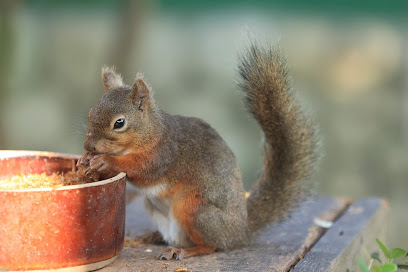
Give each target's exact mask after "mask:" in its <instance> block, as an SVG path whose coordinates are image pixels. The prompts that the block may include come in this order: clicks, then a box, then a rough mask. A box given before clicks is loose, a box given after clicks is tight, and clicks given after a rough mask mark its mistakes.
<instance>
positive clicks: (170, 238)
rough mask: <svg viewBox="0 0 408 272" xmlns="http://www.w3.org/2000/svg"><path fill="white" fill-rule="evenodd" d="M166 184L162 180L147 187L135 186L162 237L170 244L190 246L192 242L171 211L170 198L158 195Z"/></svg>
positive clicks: (164, 188)
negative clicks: (143, 198) (143, 197)
mask: <svg viewBox="0 0 408 272" xmlns="http://www.w3.org/2000/svg"><path fill="white" fill-rule="evenodd" d="M166 185H167V183H166V182H164V183H159V184H157V185H153V186H148V187H146V186H143V187H142V186H135V187H136V189H137V190H138V192H139V193H140V194H142V195H144V196H145V201H144V203H145V208H146V210H147V212H148V213H149V214H150V218H151V220H152V222H153V224H154V225H155V226H156V227H157V229H158V231H159V232H160V233H161V235H162V236H163V239H164V240H165V241H166V242H167V243H168V244H169V245H171V246H175V247H191V246H193V243H192V242H191V241H190V239H189V238H188V237H187V235H186V233H185V231H184V229H183V228H182V227H181V226H180V224H179V222H178V221H177V219H176V218H175V217H174V215H173V214H172V212H171V201H170V199H169V198H161V197H158V196H159V195H160V194H161V193H163V192H164V191H165V190H166V187H167V186H166Z"/></svg>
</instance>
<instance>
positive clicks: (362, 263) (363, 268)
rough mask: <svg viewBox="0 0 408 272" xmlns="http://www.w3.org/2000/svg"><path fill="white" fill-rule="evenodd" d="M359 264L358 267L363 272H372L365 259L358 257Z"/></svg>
mask: <svg viewBox="0 0 408 272" xmlns="http://www.w3.org/2000/svg"><path fill="white" fill-rule="evenodd" d="M357 263H358V266H359V267H360V270H361V272H370V271H369V270H368V266H367V264H366V263H365V261H364V260H363V258H361V257H357Z"/></svg>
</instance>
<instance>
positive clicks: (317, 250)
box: [293, 198, 388, 272]
mask: <svg viewBox="0 0 408 272" xmlns="http://www.w3.org/2000/svg"><path fill="white" fill-rule="evenodd" d="M387 216H388V204H387V203H386V202H385V201H384V200H382V199H379V198H368V199H362V200H359V201H357V202H355V203H354V204H353V205H351V206H350V207H349V208H348V209H347V211H346V212H345V213H344V215H343V216H342V217H341V218H340V219H339V220H338V221H337V222H336V224H334V226H333V227H332V228H331V229H330V230H329V231H328V232H327V233H326V234H325V235H324V236H323V237H322V238H321V239H320V240H319V242H318V243H317V244H316V245H315V246H314V247H313V248H312V249H311V250H310V252H308V253H307V254H306V256H305V258H304V259H303V260H301V261H300V262H299V263H298V265H296V267H295V269H294V270H293V272H306V271H314V272H321V271H322V272H323V271H325V272H326V271H336V272H337V271H360V270H359V268H358V266H357V263H356V257H357V256H361V257H363V256H364V255H363V254H364V253H363V249H364V248H365V249H367V250H368V252H369V253H372V252H378V253H379V248H378V246H377V245H376V242H375V238H380V239H381V240H382V241H385V236H386V232H387Z"/></svg>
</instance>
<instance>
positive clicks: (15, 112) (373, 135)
mask: <svg viewBox="0 0 408 272" xmlns="http://www.w3.org/2000/svg"><path fill="white" fill-rule="evenodd" d="M407 3H408V1H406V0H395V1H392V3H391V2H390V1H351V0H347V1H341V2H340V1H334V2H333V1H323V0H319V1H317V0H314V1H300V0H297V1H243V0H239V1H233V2H232V1H215V0H211V1H181V0H180V1H175V0H167V1H165V0H162V1H107V0H102V1H100V0H99V1H96V0H95V1H79V0H75V1H51V0H37V1H12V0H3V1H1V2H0V4H1V6H0V71H1V74H0V148H2V149H32V150H50V151H56V152H66V153H76V154H80V153H82V152H83V148H82V144H83V137H84V134H85V127H86V124H87V113H88V110H89V108H90V107H91V106H92V105H93V104H95V102H96V101H97V100H98V99H99V98H100V97H101V96H102V94H103V90H102V85H101V82H100V68H101V67H102V66H103V65H104V64H109V65H116V66H117V68H118V71H119V72H121V73H122V74H123V76H124V79H125V82H127V83H128V84H131V83H132V80H133V78H134V76H135V74H136V73H137V72H139V71H140V72H144V73H145V75H146V78H147V79H148V81H149V83H151V84H152V86H153V89H154V91H155V98H156V100H157V101H158V104H159V105H160V106H161V107H162V108H163V109H164V110H166V111H169V112H170V113H177V114H183V115H189V116H197V117H200V118H203V119H205V120H206V121H208V122H209V123H210V124H211V125H212V126H213V127H215V128H216V130H217V131H219V133H220V134H221V135H222V137H223V138H224V139H225V140H226V142H227V143H228V144H229V145H230V146H231V148H232V149H233V151H234V153H235V154H236V156H237V159H238V161H239V163H240V165H241V167H242V169H243V178H244V182H245V187H246V188H250V186H251V183H252V182H253V181H255V179H256V177H257V172H258V170H259V168H260V167H261V153H262V145H261V141H260V140H261V131H260V130H259V128H258V127H257V125H256V124H255V122H254V121H253V120H252V119H251V118H250V117H249V115H248V113H247V112H246V111H245V110H244V108H243V106H242V103H241V101H240V99H241V94H240V92H239V90H238V89H237V87H236V85H235V84H234V80H235V79H236V70H235V69H236V68H235V66H236V56H237V53H238V52H239V50H240V49H241V48H242V47H243V44H245V43H246V41H247V40H248V36H250V37H251V36H252V37H254V38H256V39H259V40H261V41H263V42H265V41H266V42H276V41H278V40H279V41H280V44H281V46H282V48H284V50H285V52H286V53H287V56H288V61H289V65H290V66H291V68H292V69H291V72H292V74H293V77H294V83H295V88H296V89H297V90H298V94H299V100H301V101H302V102H304V103H305V104H306V105H307V107H308V108H311V109H312V111H313V112H314V113H315V116H316V118H317V119H318V121H319V123H320V124H321V131H322V135H323V138H324V152H325V156H324V159H323V162H322V165H321V169H320V171H319V173H318V174H317V175H316V179H317V180H318V181H319V183H320V186H319V187H318V189H317V190H319V191H320V192H321V193H322V194H330V195H348V196H352V197H356V198H357V197H364V196H368V195H379V196H384V197H386V198H388V199H389V201H390V203H391V207H392V209H391V210H392V219H393V223H392V224H391V234H394V233H398V234H399V236H398V237H396V235H392V236H391V243H392V242H394V241H398V244H399V245H401V243H403V244H405V245H407V244H408V233H407V232H406V231H405V232H404V230H405V228H406V226H407V225H408V217H405V216H402V215H403V214H405V212H406V206H407V205H408V200H407V197H406V194H407V192H408V183H407V178H408V159H407V158H408V36H407V35H408V34H407V32H406V26H407V23H408V16H406V12H407V10H408V9H407ZM245 31H246V32H247V33H246V34H243V33H242V32H245ZM248 33H252V34H248Z"/></svg>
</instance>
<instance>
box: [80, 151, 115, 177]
mask: <svg viewBox="0 0 408 272" xmlns="http://www.w3.org/2000/svg"><path fill="white" fill-rule="evenodd" d="M109 168H110V166H109V163H108V155H105V154H97V155H93V156H92V157H91V158H90V159H89V165H88V167H87V168H86V170H85V175H91V174H92V173H95V172H98V173H102V172H106V170H108V169H109Z"/></svg>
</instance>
